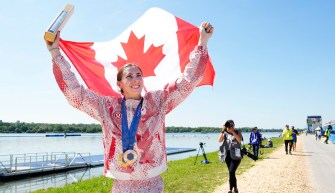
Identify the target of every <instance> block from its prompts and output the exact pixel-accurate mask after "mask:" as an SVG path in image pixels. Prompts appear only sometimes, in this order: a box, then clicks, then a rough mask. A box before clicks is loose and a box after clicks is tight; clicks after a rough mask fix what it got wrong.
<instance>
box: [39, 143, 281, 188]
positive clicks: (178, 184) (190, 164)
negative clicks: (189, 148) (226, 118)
mask: <svg viewBox="0 0 335 193" xmlns="http://www.w3.org/2000/svg"><path fill="white" fill-rule="evenodd" d="M282 143H283V142H282V140H281V138H274V139H273V144H274V148H264V149H263V150H264V154H263V155H260V159H259V160H258V161H262V160H263V159H266V158H267V157H268V155H269V154H270V153H271V152H273V151H274V150H275V149H276V148H278V147H280V146H281V145H282ZM218 148H219V147H218ZM206 156H207V159H208V160H209V161H210V163H209V164H202V163H201V161H202V160H204V157H203V155H200V154H199V156H198V158H197V162H195V160H196V157H195V156H194V157H190V158H187V159H183V160H176V161H170V162H168V166H169V169H168V171H167V172H165V173H163V174H162V178H163V180H164V192H171V193H172V192H173V193H174V192H176V193H177V192H178V193H193V192H203V193H211V192H213V191H214V190H215V188H216V187H217V186H220V185H222V184H223V183H225V182H226V181H228V170H227V166H226V164H225V163H221V162H220V161H219V159H218V154H217V152H212V153H207V154H206ZM194 163H195V164H194ZM254 164H255V161H253V160H251V159H249V158H248V157H247V156H245V157H244V158H243V160H242V162H241V164H240V166H239V168H238V170H237V174H241V173H243V172H245V171H247V170H249V169H250V168H251V167H252V166H254ZM112 184H113V180H112V179H110V178H106V177H103V176H101V177H96V178H92V179H88V180H84V181H80V182H78V183H74V184H70V185H66V186H65V187H59V188H49V189H47V190H38V191H36V192H35V193H46V192H47V193H67V192H69V193H72V192H80V193H105V192H106V193H107V192H110V190H111V187H112Z"/></svg>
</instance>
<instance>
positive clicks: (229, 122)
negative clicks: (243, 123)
mask: <svg viewBox="0 0 335 193" xmlns="http://www.w3.org/2000/svg"><path fill="white" fill-rule="evenodd" d="M234 125H235V123H234V121H233V120H228V121H226V123H225V124H224V126H225V127H226V128H232V127H233V126H234Z"/></svg>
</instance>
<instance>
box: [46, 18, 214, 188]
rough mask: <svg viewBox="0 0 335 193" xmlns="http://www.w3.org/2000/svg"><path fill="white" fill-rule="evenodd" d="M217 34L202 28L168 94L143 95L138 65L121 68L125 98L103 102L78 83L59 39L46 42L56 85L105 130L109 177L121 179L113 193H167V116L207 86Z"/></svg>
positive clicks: (119, 83)
mask: <svg viewBox="0 0 335 193" xmlns="http://www.w3.org/2000/svg"><path fill="white" fill-rule="evenodd" d="M213 32H214V28H213V27H212V25H211V24H210V23H208V22H204V23H202V24H201V26H200V27H199V33H200V38H199V41H198V45H197V46H195V48H194V50H193V51H192V52H191V53H190V62H189V64H187V66H186V68H185V70H184V72H183V74H182V76H181V77H180V78H178V79H177V80H175V81H174V82H171V83H169V84H166V86H165V87H164V89H162V90H157V91H148V92H145V93H144V94H143V90H144V81H143V76H142V75H143V74H142V70H141V69H140V68H139V67H138V66H137V65H136V64H133V63H129V64H126V65H124V66H123V67H121V68H120V69H119V71H118V73H117V86H118V87H119V89H120V91H121V94H122V96H121V97H117V96H101V95H99V94H97V93H95V92H93V91H91V90H90V89H87V88H85V87H84V86H83V85H81V84H80V83H79V82H78V80H77V78H76V77H75V75H74V73H73V72H72V71H71V66H70V64H69V63H68V62H67V61H66V60H65V59H64V57H63V56H62V55H61V52H60V50H59V41H60V35H59V33H58V34H57V37H56V40H55V41H54V42H53V43H51V42H48V41H47V42H46V45H47V48H48V50H49V51H50V54H51V56H52V63H53V72H54V75H55V78H56V81H57V83H58V86H59V88H60V89H61V91H62V92H63V94H64V95H65V97H66V98H67V100H68V102H69V103H70V104H71V105H72V106H74V107H75V108H77V109H79V110H81V111H83V112H85V113H87V114H88V115H90V116H91V117H93V118H94V119H96V120H98V121H99V122H100V123H101V125H102V130H103V145H104V162H105V164H104V175H105V176H107V177H111V178H114V179H115V181H114V184H113V187H112V192H113V193H117V192H123V193H125V192H155V193H156V192H163V188H164V183H163V180H162V178H161V177H160V174H161V173H162V172H164V171H165V170H166V169H167V155H166V147H165V115H166V114H167V113H169V112H170V111H171V110H173V109H174V108H175V107H176V106H177V105H179V104H180V103H181V102H182V101H183V100H184V99H185V98H186V97H187V96H188V95H189V94H190V93H191V92H192V91H193V90H194V88H195V87H196V86H197V84H198V83H199V82H200V81H201V80H202V78H203V73H204V69H205V67H206V63H207V61H208V60H209V56H208V51H207V43H208V40H209V39H210V38H211V36H212V34H213Z"/></svg>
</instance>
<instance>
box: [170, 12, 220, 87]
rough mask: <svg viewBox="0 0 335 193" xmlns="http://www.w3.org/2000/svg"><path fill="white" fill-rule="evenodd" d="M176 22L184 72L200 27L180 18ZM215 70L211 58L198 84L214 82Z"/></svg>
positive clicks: (181, 64) (196, 41)
mask: <svg viewBox="0 0 335 193" xmlns="http://www.w3.org/2000/svg"><path fill="white" fill-rule="evenodd" d="M175 18H176V22H177V25H178V31H177V38H178V50H179V51H178V52H179V58H180V68H181V71H182V72H184V69H185V66H186V65H187V64H188V63H189V62H190V59H189V55H190V52H191V51H193V49H194V47H195V46H196V45H197V44H198V40H199V37H200V34H199V28H198V27H196V26H194V25H192V24H190V23H188V22H186V21H184V20H182V19H180V18H178V17H175ZM214 77H215V71H214V68H213V65H212V62H211V60H210V59H209V60H208V62H207V66H206V69H205V74H204V77H203V79H202V81H201V82H200V83H199V84H198V85H197V86H201V85H212V86H213V83H214Z"/></svg>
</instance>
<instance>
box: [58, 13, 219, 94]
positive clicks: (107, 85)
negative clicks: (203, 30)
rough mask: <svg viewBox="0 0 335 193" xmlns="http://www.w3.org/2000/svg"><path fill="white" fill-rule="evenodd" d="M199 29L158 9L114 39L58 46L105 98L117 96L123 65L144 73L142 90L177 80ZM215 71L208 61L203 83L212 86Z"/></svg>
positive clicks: (143, 16)
mask: <svg viewBox="0 0 335 193" xmlns="http://www.w3.org/2000/svg"><path fill="white" fill-rule="evenodd" d="M198 39H199V28H198V27H196V26H194V25H192V24H190V23H188V22H186V21H184V20H182V19H180V18H178V17H176V16H174V15H172V14H171V13H169V12H167V11H165V10H162V9H160V8H151V9H149V10H148V11H146V12H145V13H144V15H142V16H141V17H140V18H139V19H138V20H137V21H135V22H134V23H133V24H132V25H131V26H130V27H128V28H127V29H126V30H125V31H124V32H122V33H121V34H120V35H119V36H118V37H117V38H115V39H113V40H111V41H107V42H72V41H66V40H62V39H61V41H60V47H61V49H62V50H63V52H64V53H65V54H66V56H67V57H68V58H69V60H70V61H71V63H72V64H73V66H74V67H75V68H76V69H77V71H78V73H79V74H80V76H81V77H82V79H83V80H84V82H85V83H86V86H87V87H88V88H89V89H91V90H93V91H95V92H97V93H99V94H101V95H106V96H111V95H120V92H119V90H118V88H117V85H116V82H117V80H116V74H117V71H118V69H119V68H120V67H122V66H123V65H124V64H126V63H135V64H137V65H138V66H140V68H141V69H142V71H143V77H144V85H145V90H146V91H148V90H157V89H162V88H163V86H164V85H165V84H167V83H169V82H171V81H174V80H176V79H177V78H178V77H180V75H181V73H182V72H183V71H184V68H185V66H186V64H187V63H188V62H189V54H190V52H191V51H192V50H193V49H194V47H195V46H196V45H197V43H198ZM214 76H215V71H214V68H213V66H212V64H211V61H210V60H209V61H208V63H207V67H206V70H205V75H204V78H203V80H202V81H201V82H200V83H199V84H198V86H201V85H213V82H214Z"/></svg>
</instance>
